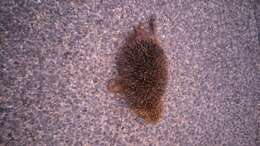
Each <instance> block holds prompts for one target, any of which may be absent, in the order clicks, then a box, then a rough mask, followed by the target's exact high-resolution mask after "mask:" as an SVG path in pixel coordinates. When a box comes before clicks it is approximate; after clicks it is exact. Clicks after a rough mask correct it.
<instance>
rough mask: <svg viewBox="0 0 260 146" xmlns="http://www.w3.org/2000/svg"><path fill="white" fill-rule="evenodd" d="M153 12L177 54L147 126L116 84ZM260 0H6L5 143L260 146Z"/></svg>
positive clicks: (1, 81) (1, 7)
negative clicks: (160, 106)
mask: <svg viewBox="0 0 260 146" xmlns="http://www.w3.org/2000/svg"><path fill="white" fill-rule="evenodd" d="M152 14H156V16H157V25H158V37H159V38H160V40H161V44H162V46H163V48H164V49H165V52H166V53H167V57H168V60H169V63H170V80H169V85H168V88H167V92H166V95H165V114H164V118H163V119H162V120H161V122H160V123H158V124H157V125H144V124H143V123H142V120H141V119H139V118H136V115H135V114H134V113H131V112H130V111H129V109H128V108H127V106H126V104H125V102H124V100H123V99H121V98H119V96H118V95H115V94H112V93H109V92H108V91H107V89H106V83H107V81H108V80H109V79H111V78H113V77H114V76H115V75H116V70H115V54H116V52H117V50H118V48H119V47H120V46H121V45H122V44H123V42H124V39H125V38H126V36H127V33H128V32H129V31H132V30H133V29H132V27H133V26H134V25H136V24H138V23H139V22H143V21H145V20H147V18H149V16H151V15H152ZM259 32H260V2H259V0H227V1H224V0H209V1H207V0H185V1H184V0H183V1H182V0H173V1H171V0H169V1H166V0H153V1H149V2H148V1H146V2H144V1H139V0H135V1H131V0H129V1H121V0H108V1H106V0H101V1H98V0H88V1H84V0H57V1H54V0H1V1H0V145H1V146H109V145H112V146H157V145H158V146H257V145H258V146H259V145H260V140H259V137H260V136H259V135H260V131H259V127H260V120H259V119H260V92H259V91H260V77H259V69H260V65H259V62H260V47H259V45H260V33H259Z"/></svg>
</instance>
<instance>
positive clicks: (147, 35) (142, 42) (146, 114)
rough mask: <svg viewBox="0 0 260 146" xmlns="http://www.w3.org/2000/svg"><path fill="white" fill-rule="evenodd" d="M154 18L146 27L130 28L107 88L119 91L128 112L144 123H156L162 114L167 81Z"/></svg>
mask: <svg viewBox="0 0 260 146" xmlns="http://www.w3.org/2000/svg"><path fill="white" fill-rule="evenodd" d="M155 31H156V30H155V17H154V16H152V17H151V19H150V21H149V29H148V31H147V30H145V28H144V25H143V24H139V25H138V26H137V27H134V32H133V33H132V34H130V35H129V37H128V38H127V41H126V44H125V45H124V46H123V47H122V48H120V50H119V53H118V55H117V57H116V68H117V71H118V76H117V77H116V78H115V79H113V80H110V81H109V82H108V90H109V91H111V92H117V93H121V94H122V95H124V96H125V99H126V101H127V103H128V105H129V107H130V109H131V110H132V111H134V112H135V113H136V114H137V115H138V116H139V117H142V118H143V119H144V120H145V122H146V123H157V122H158V121H159V120H160V118H161V117H162V114H163V95H164V93H165V89H166V85H167V80H168V69H167V68H168V65H167V58H166V55H165V54H164V51H163V49H162V48H161V47H160V45H159V41H158V39H157V37H156V35H155Z"/></svg>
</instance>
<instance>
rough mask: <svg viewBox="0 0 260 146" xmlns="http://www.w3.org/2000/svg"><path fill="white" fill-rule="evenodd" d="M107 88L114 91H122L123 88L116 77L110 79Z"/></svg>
mask: <svg viewBox="0 0 260 146" xmlns="http://www.w3.org/2000/svg"><path fill="white" fill-rule="evenodd" d="M107 89H108V91H110V92H113V93H120V92H122V90H123V88H122V85H121V83H120V80H119V79H116V78H115V79H111V80H109V81H108V83H107Z"/></svg>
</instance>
